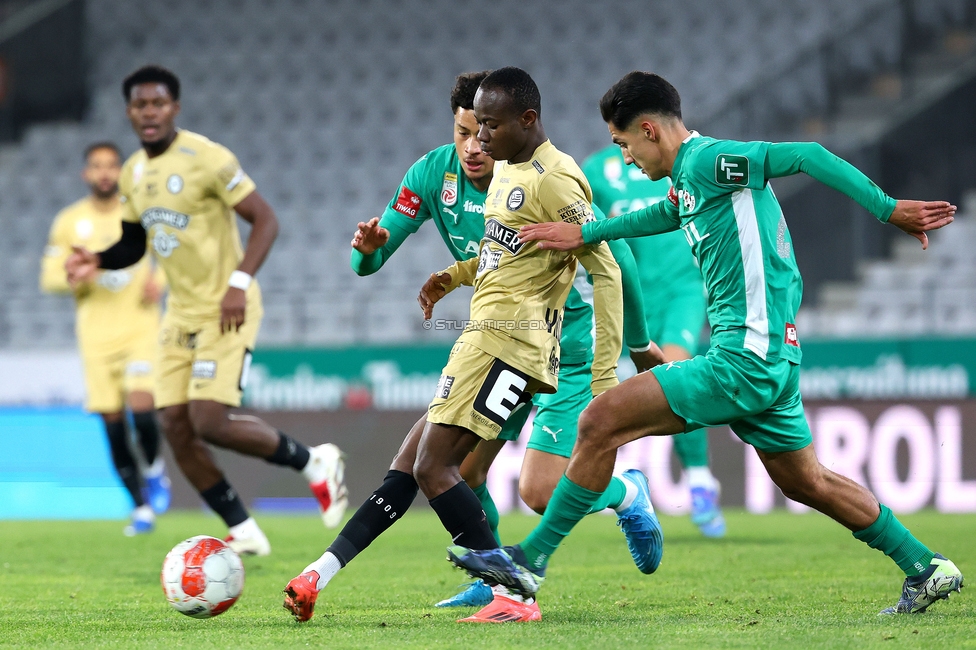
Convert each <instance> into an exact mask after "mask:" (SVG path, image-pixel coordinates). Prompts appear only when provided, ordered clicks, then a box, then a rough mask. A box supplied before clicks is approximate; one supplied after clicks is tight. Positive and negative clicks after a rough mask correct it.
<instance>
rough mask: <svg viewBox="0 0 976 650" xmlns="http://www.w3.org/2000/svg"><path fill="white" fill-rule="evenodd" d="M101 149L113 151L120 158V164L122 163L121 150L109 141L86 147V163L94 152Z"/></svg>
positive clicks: (94, 143)
mask: <svg viewBox="0 0 976 650" xmlns="http://www.w3.org/2000/svg"><path fill="white" fill-rule="evenodd" d="M99 149H108V150H109V151H113V152H114V153H115V155H116V156H118V158H119V162H122V150H121V149H119V146H118V145H117V144H115V143H114V142H110V141H109V140H102V141H100V142H92V143H91V144H90V145H88V146H87V147H85V158H84V160H85V162H88V156H90V155H92V152H93V151H98V150H99Z"/></svg>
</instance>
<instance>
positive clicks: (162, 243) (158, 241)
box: [152, 228, 180, 257]
mask: <svg viewBox="0 0 976 650" xmlns="http://www.w3.org/2000/svg"><path fill="white" fill-rule="evenodd" d="M152 245H153V250H154V251H156V255H159V256H160V257H169V256H170V255H172V254H173V251H175V250H176V249H177V248H179V246H180V240H178V239H177V238H176V235H174V234H172V233H168V232H166V231H165V230H163V229H162V228H156V231H155V232H154V233H153V238H152Z"/></svg>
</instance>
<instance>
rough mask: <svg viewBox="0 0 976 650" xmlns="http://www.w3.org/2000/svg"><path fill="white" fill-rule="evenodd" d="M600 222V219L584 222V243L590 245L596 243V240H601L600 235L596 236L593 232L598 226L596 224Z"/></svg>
mask: <svg viewBox="0 0 976 650" xmlns="http://www.w3.org/2000/svg"><path fill="white" fill-rule="evenodd" d="M598 223H600V222H599V221H590V222H589V223H584V224H583V228H582V235H583V243H584V244H587V245H589V244H593V243H596V242H599V241H600V239H599V237H595V236H594V233H593V229H594V228H595V227H596V225H597V224H598Z"/></svg>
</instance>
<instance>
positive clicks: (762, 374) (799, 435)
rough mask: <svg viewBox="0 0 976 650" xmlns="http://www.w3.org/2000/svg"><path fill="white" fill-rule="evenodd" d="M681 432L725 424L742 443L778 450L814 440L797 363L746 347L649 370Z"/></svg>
mask: <svg viewBox="0 0 976 650" xmlns="http://www.w3.org/2000/svg"><path fill="white" fill-rule="evenodd" d="M651 372H653V373H654V376H655V377H657V380H658V381H659V382H660V383H661V388H662V389H663V390H664V396H665V397H666V398H667V400H668V404H669V405H670V406H671V410H672V411H674V412H675V413H676V414H677V415H678V416H680V417H681V418H684V420H685V422H686V426H685V431H693V430H695V429H701V428H702V427H713V426H721V425H725V424H727V425H729V426H730V427H731V428H732V431H734V432H735V434H736V435H737V436H739V438H741V439H742V441H743V442H745V443H746V444H750V445H752V446H753V447H755V448H756V449H758V450H759V451H764V452H767V453H776V452H783V451H795V450H797V449H802V448H803V447H806V446H807V445H809V444H811V443H812V442H813V437H812V436H811V435H810V427H809V425H808V424H807V420H806V418H805V417H804V415H803V403H802V402H801V401H800V366H798V365H797V364H795V363H791V362H789V361H786V360H785V359H771V360H769V361H763V360H762V359H760V358H759V357H757V356H755V355H753V354H751V353H749V352H745V351H730V350H725V349H721V348H711V349H710V350H709V351H708V352H707V353H706V354H705V355H704V356H701V355H699V356H697V357H695V358H693V359H688V360H687V361H675V362H672V363H669V364H665V365H662V366H657V367H656V368H652V369H651Z"/></svg>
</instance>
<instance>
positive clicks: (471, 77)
mask: <svg viewBox="0 0 976 650" xmlns="http://www.w3.org/2000/svg"><path fill="white" fill-rule="evenodd" d="M490 73H491V70H482V71H481V72H465V73H462V74H459V75H458V76H457V79H455V80H454V89H453V90H451V113H452V114H454V113H457V110H458V109H459V108H463V109H466V110H469V111H470V110H471V109H472V108H474V94H475V93H476V92H478V86H480V85H481V82H482V81H484V80H485V77H487V76H488V75H489V74H490Z"/></svg>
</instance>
